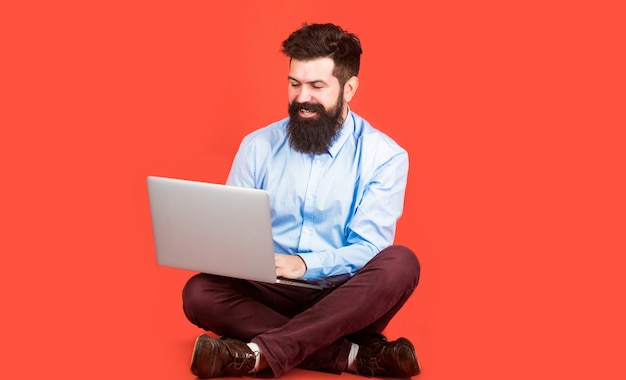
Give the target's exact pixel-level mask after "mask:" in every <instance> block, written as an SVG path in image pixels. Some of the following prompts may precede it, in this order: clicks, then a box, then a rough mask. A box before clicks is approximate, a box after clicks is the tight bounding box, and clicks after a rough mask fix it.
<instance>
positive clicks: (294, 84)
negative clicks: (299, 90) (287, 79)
mask: <svg viewBox="0 0 626 380" xmlns="http://www.w3.org/2000/svg"><path fill="white" fill-rule="evenodd" d="M289 85H290V86H291V87H300V83H289Z"/></svg>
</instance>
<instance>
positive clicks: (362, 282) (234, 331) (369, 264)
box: [183, 24, 420, 378]
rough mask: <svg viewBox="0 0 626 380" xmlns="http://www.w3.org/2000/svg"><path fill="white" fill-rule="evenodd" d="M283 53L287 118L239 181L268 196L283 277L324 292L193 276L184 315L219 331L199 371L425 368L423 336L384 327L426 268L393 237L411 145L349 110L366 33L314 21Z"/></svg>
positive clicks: (251, 152) (241, 154)
mask: <svg viewBox="0 0 626 380" xmlns="http://www.w3.org/2000/svg"><path fill="white" fill-rule="evenodd" d="M283 52H284V53H285V54H286V55H287V56H288V57H289V58H290V63H289V74H288V76H287V78H288V86H289V87H288V98H289V109H288V112H289V117H288V118H286V119H283V120H281V121H278V122H276V123H273V124H271V125H269V126H267V127H265V128H262V129H259V130H257V131H255V132H253V133H251V134H250V135H248V136H246V137H245V138H244V140H243V142H242V144H241V146H240V148H239V151H238V152H237V155H236V157H235V160H234V162H233V165H232V168H231V171H230V174H229V176H228V180H227V184H229V185H233V186H241V187H250V188H259V189H264V190H266V191H267V192H268V193H269V195H270V205H271V215H272V233H273V237H274V250H275V252H276V254H275V262H276V274H277V275H278V276H281V277H285V278H290V279H300V280H303V281H307V282H310V283H314V284H318V285H321V286H322V287H323V289H321V290H319V289H311V288H303V287H292V286H285V285H275V284H265V283H258V282H251V281H245V280H240V279H233V278H226V277H219V276H213V275H208V274H198V275H196V276H194V277H192V278H191V279H190V280H189V281H188V282H187V284H186V285H185V288H184V290H183V307H184V310H185V314H186V316H187V318H188V319H189V320H190V321H191V322H192V323H194V324H195V325H197V326H199V327H201V328H203V329H205V330H207V331H211V332H213V333H214V334H216V335H219V336H221V337H220V338H212V337H210V336H209V335H206V334H202V335H200V336H199V337H198V338H197V339H196V343H195V345H194V348H193V353H192V360H191V371H192V372H193V373H194V374H195V375H197V376H199V377H201V378H212V377H219V376H243V375H247V374H254V373H256V372H259V371H268V372H269V373H270V374H272V375H273V376H276V377H279V376H280V375H282V374H283V373H285V372H286V371H288V370H289V369H291V368H294V367H299V368H304V369H310V370H318V371H326V372H331V373H337V374H338V373H341V372H343V371H349V372H353V373H357V374H360V375H364V376H370V377H371V376H391V377H398V378H408V377H411V376H414V375H417V374H419V373H420V366H419V363H418V360H417V356H416V353H415V349H414V347H413V345H412V344H411V342H410V341H408V340H407V339H405V338H398V339H396V340H393V341H389V340H388V339H387V337H385V336H384V335H382V332H383V330H384V328H385V327H386V326H387V324H388V323H389V321H390V320H391V318H392V317H393V316H394V315H395V314H396V313H397V312H398V310H399V309H400V308H401V307H402V305H404V303H405V302H406V300H407V299H408V298H409V296H410V295H411V294H412V293H413V290H414V289H415V288H416V286H417V284H418V281H419V275H420V266H419V262H418V260H417V258H416V256H415V254H414V253H413V252H412V251H411V250H409V249H408V248H406V247H403V246H399V245H394V244H393V239H394V235H395V230H396V222H397V220H398V218H399V217H400V215H401V213H402V208H403V205H404V193H405V188H406V178H407V172H408V156H407V153H406V151H405V150H404V149H402V148H401V147H400V146H399V145H398V144H396V143H395V142H394V141H393V140H392V139H391V138H389V137H388V136H386V135H385V134H383V133H382V132H380V131H378V130H376V129H374V128H373V127H372V126H371V125H370V124H369V123H368V122H367V121H365V120H364V119H363V118H361V117H359V116H358V115H357V114H355V113H354V112H352V111H351V110H350V107H349V102H350V101H351V100H352V98H353V96H354V94H355V93H356V91H357V89H358V87H359V79H358V73H359V68H360V57H361V53H362V50H361V44H360V41H359V39H358V37H357V36H356V35H354V34H351V33H348V32H346V31H344V30H343V29H342V28H340V27H338V26H336V25H332V24H313V25H306V24H305V25H304V26H303V27H302V28H301V29H298V30H297V31H295V32H293V33H292V34H291V35H290V36H289V38H288V39H287V40H285V41H284V42H283Z"/></svg>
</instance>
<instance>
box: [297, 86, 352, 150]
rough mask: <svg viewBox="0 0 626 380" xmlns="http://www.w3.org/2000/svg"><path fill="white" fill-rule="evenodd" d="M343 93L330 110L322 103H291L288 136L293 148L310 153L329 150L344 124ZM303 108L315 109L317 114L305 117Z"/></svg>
mask: <svg viewBox="0 0 626 380" xmlns="http://www.w3.org/2000/svg"><path fill="white" fill-rule="evenodd" d="M342 95H343V94H340V95H339V97H340V99H338V101H337V105H335V107H333V108H331V109H329V110H328V111H327V110H326V109H325V108H324V106H322V105H321V104H315V103H298V102H296V101H294V102H293V103H291V104H290V105H289V123H288V124H287V136H288V138H289V145H290V146H291V148H292V149H294V150H295V151H298V152H301V153H310V154H322V153H326V152H328V148H330V146H331V145H332V144H333V142H335V139H336V138H337V135H338V132H339V129H340V128H341V125H342V124H343V117H342V111H343V109H342V107H341V105H342V104H343V99H342V98H343V96H342ZM301 109H304V110H308V111H313V112H315V113H316V114H317V115H316V116H315V117H313V118H309V119H306V118H303V117H301V116H300V114H299V112H300V110H301Z"/></svg>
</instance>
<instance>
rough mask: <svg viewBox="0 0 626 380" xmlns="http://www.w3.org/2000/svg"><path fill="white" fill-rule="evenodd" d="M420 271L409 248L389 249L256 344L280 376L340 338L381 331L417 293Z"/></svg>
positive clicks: (396, 247)
mask: <svg viewBox="0 0 626 380" xmlns="http://www.w3.org/2000/svg"><path fill="white" fill-rule="evenodd" d="M419 272H420V267H419V262H418V261H417V258H416V257H415V255H414V254H413V253H412V252H411V251H410V250H409V249H407V248H405V247H402V246H392V247H389V248H387V249H385V250H383V251H381V252H380V253H379V254H378V255H376V256H375V257H374V258H372V260H370V262H369V263H368V264H367V265H366V266H365V267H363V268H362V269H361V270H360V271H359V272H358V273H357V274H356V275H355V276H354V277H352V278H351V279H350V280H348V281H347V282H346V283H344V284H343V285H341V286H339V287H338V288H337V289H335V290H334V291H333V292H331V293H330V294H328V295H327V296H326V297H324V298H323V299H321V300H320V301H319V302H317V303H315V304H314V305H312V306H311V307H310V308H308V309H306V310H304V311H303V312H302V313H299V314H298V315H296V316H294V317H293V318H291V319H290V320H289V321H288V322H287V323H285V324H284V325H282V326H281V327H279V328H276V329H273V330H268V331H266V332H264V333H262V334H260V335H258V336H257V337H256V338H253V339H252V341H253V342H255V343H257V344H258V345H259V347H260V348H261V350H262V351H263V352H265V358H266V359H267V361H268V363H269V365H270V367H271V368H272V371H273V372H274V374H275V375H276V376H280V374H282V373H283V372H284V371H287V370H289V369H290V368H292V367H294V366H297V365H298V364H299V363H301V362H302V361H303V360H305V359H306V358H307V357H308V356H310V355H312V354H313V353H315V352H316V351H318V350H320V349H323V348H324V347H327V346H329V345H331V344H332V343H333V342H336V341H337V340H339V339H341V338H342V337H346V336H349V335H359V334H365V333H371V332H381V331H382V330H383V329H384V328H385V326H387V324H388V323H389V321H390V320H391V318H392V317H393V315H394V314H395V313H396V312H397V311H398V310H399V309H400V307H402V305H403V304H404V303H405V302H406V300H407V299H408V298H409V296H410V295H411V293H413V290H414V289H415V287H416V286H417V283H418V281H419ZM307 362H308V360H307ZM346 363H347V355H346V357H345V360H344V362H343V363H342V364H343V367H342V368H334V370H333V372H336V371H341V370H343V369H344V368H345V364H346Z"/></svg>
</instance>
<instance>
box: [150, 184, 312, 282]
mask: <svg viewBox="0 0 626 380" xmlns="http://www.w3.org/2000/svg"><path fill="white" fill-rule="evenodd" d="M147 180H148V195H149V198H150V214H151V217H152V232H153V235H154V244H155V249H156V257H157V263H158V264H159V265H163V266H167V267H173V268H179V269H186V270H193V271H198V272H203V273H209V274H215V275H220V276H227V277H235V278H241V279H245V280H252V281H260V282H268V283H277V284H286V285H294V286H304V287H307V288H313V289H322V288H323V286H321V285H318V284H313V283H309V282H304V281H298V280H290V279H282V278H277V277H276V268H275V263H274V242H273V239H272V224H271V219H270V205H269V196H268V194H267V192H265V191H264V190H259V189H248V188H241V187H234V186H227V185H218V184H212V183H204V182H194V181H187V180H181V179H173V178H164V177H154V176H150V177H148V179H147Z"/></svg>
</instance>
